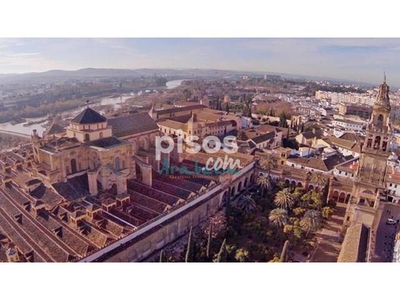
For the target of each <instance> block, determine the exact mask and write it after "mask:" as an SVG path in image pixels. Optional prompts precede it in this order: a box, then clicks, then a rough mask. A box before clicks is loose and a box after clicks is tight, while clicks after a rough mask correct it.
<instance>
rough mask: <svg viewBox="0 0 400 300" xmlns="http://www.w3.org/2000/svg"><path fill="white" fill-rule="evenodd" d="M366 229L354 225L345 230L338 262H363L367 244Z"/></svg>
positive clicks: (362, 226)
mask: <svg viewBox="0 0 400 300" xmlns="http://www.w3.org/2000/svg"><path fill="white" fill-rule="evenodd" d="M367 239H368V228H367V227H365V226H364V225H363V224H356V225H353V226H350V227H349V228H347V232H346V235H345V238H344V241H343V244H342V249H341V250H340V254H339V258H338V262H365V260H366V257H365V255H366V250H367V244H368V240H367Z"/></svg>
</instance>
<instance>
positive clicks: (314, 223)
mask: <svg viewBox="0 0 400 300" xmlns="http://www.w3.org/2000/svg"><path fill="white" fill-rule="evenodd" d="M300 226H301V227H302V228H303V230H305V231H306V232H307V234H306V237H308V235H309V233H310V232H311V231H313V232H315V231H317V230H319V229H320V228H321V227H322V217H321V212H319V211H318V210H315V209H310V210H307V211H306V213H305V214H304V217H303V218H302V219H301V220H300Z"/></svg>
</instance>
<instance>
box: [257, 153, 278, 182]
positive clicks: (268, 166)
mask: <svg viewBox="0 0 400 300" xmlns="http://www.w3.org/2000/svg"><path fill="white" fill-rule="evenodd" d="M260 167H261V168H262V169H263V170H266V171H267V177H268V178H269V177H270V175H271V170H272V169H275V168H276V167H277V163H276V160H275V159H273V158H272V157H271V156H270V155H269V156H267V158H266V159H263V160H262V161H261V163H260Z"/></svg>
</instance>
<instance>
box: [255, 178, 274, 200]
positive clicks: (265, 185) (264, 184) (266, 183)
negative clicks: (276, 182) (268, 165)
mask: <svg viewBox="0 0 400 300" xmlns="http://www.w3.org/2000/svg"><path fill="white" fill-rule="evenodd" d="M257 185H259V186H260V187H261V197H264V192H265V190H269V189H270V188H271V182H270V180H269V179H268V178H267V177H265V176H263V175H260V176H258V177H257Z"/></svg>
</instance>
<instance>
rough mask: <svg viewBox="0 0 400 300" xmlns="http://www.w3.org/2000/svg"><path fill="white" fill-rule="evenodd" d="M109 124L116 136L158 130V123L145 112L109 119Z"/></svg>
mask: <svg viewBox="0 0 400 300" xmlns="http://www.w3.org/2000/svg"><path fill="white" fill-rule="evenodd" d="M108 125H111V126H112V133H113V135H114V136H116V137H123V136H127V135H133V134H137V133H142V132H147V131H154V130H158V126H157V123H156V122H155V121H154V120H153V119H152V118H151V117H150V116H149V114H148V113H145V112H143V113H137V114H132V115H128V116H122V117H117V118H113V119H109V120H108Z"/></svg>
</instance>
